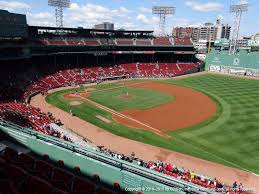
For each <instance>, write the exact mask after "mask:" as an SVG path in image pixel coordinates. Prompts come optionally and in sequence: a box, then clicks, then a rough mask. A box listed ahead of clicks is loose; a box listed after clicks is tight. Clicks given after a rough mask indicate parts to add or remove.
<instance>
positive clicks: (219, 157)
mask: <svg viewBox="0 0 259 194" xmlns="http://www.w3.org/2000/svg"><path fill="white" fill-rule="evenodd" d="M46 101H47V102H48V103H50V104H52V105H54V106H56V107H58V108H60V109H62V110H64V111H66V112H71V113H73V114H74V115H75V116H76V117H79V118H81V119H83V120H85V121H87V122H90V123H92V124H94V125H96V126H98V127H100V128H103V129H105V130H107V131H110V132H112V133H114V134H116V135H118V136H122V137H126V138H129V139H133V140H136V141H140V142H144V143H147V144H151V145H155V146H158V147H162V148H166V149H169V150H174V151H177V152H181V153H184V154H188V155H192V156H195V157H199V158H202V159H205V160H209V161H213V162H217V163H221V164H224V165H227V166H232V167H235V168H238V169H242V170H247V171H251V172H254V173H257V174H259V163H258V161H259V122H258V121H259V81H256V80H251V79H244V78H236V77H227V76H221V75H212V74H204V75H199V76H191V77H187V78H181V79H168V80H155V79H152V80H131V81H119V82H115V83H107V84H100V85H95V86H89V87H80V88H77V89H68V90H62V91H58V92H55V93H52V94H50V95H48V96H47V97H46ZM86 130H87V129H86Z"/></svg>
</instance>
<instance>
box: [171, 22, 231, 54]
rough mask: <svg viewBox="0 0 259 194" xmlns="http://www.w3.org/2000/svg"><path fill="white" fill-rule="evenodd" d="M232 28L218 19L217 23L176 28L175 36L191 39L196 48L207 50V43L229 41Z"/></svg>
mask: <svg viewBox="0 0 259 194" xmlns="http://www.w3.org/2000/svg"><path fill="white" fill-rule="evenodd" d="M230 32H231V27H230V26H229V25H223V24H221V21H220V20H219V19H217V21H216V23H215V24H213V23H205V24H204V25H202V26H198V27H176V28H174V30H173V36H174V37H178V38H182V37H191V38H192V41H193V43H194V46H195V47H196V48H200V49H203V48H206V45H207V42H209V41H210V42H214V41H215V40H216V39H222V38H224V39H229V38H230Z"/></svg>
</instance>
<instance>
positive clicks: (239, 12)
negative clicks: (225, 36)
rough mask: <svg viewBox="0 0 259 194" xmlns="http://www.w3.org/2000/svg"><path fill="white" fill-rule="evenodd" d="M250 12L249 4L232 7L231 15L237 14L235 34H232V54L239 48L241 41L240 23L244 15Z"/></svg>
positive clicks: (234, 27)
mask: <svg viewBox="0 0 259 194" xmlns="http://www.w3.org/2000/svg"><path fill="white" fill-rule="evenodd" d="M246 11H248V4H247V3H242V1H241V2H240V4H238V5H230V13H235V14H236V16H235V21H234V26H233V34H232V40H231V45H230V53H232V54H233V53H235V52H236V50H237V47H238V45H237V44H238V39H239V30H240V22H241V17H242V13H243V12H246Z"/></svg>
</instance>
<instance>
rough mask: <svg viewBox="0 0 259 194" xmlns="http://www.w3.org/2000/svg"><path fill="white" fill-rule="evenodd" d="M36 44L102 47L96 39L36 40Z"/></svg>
mask: <svg viewBox="0 0 259 194" xmlns="http://www.w3.org/2000/svg"><path fill="white" fill-rule="evenodd" d="M33 42H34V43H35V44H45V45H92V46H98V45H100V43H99V41H98V40H97V39H95V38H92V39H84V38H81V39H80V38H78V39H68V38H66V39H44V40H35V41H33Z"/></svg>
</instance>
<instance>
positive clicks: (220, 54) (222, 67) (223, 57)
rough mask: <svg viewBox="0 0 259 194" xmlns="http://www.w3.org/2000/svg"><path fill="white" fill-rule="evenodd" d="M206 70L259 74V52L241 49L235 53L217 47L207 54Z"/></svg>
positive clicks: (249, 74)
mask: <svg viewBox="0 0 259 194" xmlns="http://www.w3.org/2000/svg"><path fill="white" fill-rule="evenodd" d="M206 70H207V71H211V72H220V73H225V74H238V75H248V76H259V52H250V53H249V52H247V51H246V50H240V51H239V52H238V53H237V54H235V55H230V54H229V51H227V50H223V51H219V50H216V49H215V48H213V49H212V51H211V52H210V53H209V54H207V56H206Z"/></svg>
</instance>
